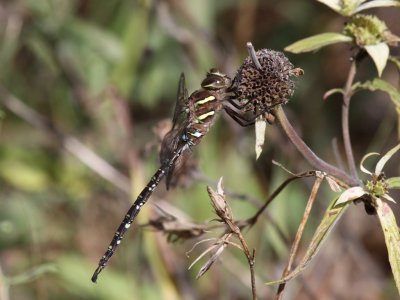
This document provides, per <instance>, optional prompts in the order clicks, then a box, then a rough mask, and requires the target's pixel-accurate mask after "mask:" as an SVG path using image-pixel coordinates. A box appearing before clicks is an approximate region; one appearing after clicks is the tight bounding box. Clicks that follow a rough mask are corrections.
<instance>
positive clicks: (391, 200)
mask: <svg viewBox="0 0 400 300" xmlns="http://www.w3.org/2000/svg"><path fill="white" fill-rule="evenodd" d="M382 198H384V199H386V200H388V201H390V202H393V203H396V200H394V199H393V198H392V197H391V196H390V195H388V194H384V195H383V196H382Z"/></svg>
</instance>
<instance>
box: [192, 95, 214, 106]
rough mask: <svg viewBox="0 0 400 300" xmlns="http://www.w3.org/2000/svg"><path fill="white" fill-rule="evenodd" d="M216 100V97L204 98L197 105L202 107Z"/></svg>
mask: <svg viewBox="0 0 400 300" xmlns="http://www.w3.org/2000/svg"><path fill="white" fill-rule="evenodd" d="M214 100H215V97H214V96H208V97H206V98H204V99H201V100H199V101H196V105H202V104H204V103H207V102H210V101H214Z"/></svg>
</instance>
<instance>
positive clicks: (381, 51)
mask: <svg viewBox="0 0 400 300" xmlns="http://www.w3.org/2000/svg"><path fill="white" fill-rule="evenodd" d="M364 48H365V50H366V51H367V52H368V54H369V56H371V58H372V60H373V61H374V63H375V66H376V68H377V70H378V75H379V77H381V75H382V72H383V70H384V69H385V67H386V63H387V61H388V58H389V46H388V45H387V44H386V43H379V44H376V45H366V46H364Z"/></svg>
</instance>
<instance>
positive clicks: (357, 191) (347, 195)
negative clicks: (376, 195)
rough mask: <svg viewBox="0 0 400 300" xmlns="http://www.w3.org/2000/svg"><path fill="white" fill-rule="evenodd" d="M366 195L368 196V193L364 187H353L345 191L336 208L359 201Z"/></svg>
mask: <svg viewBox="0 0 400 300" xmlns="http://www.w3.org/2000/svg"><path fill="white" fill-rule="evenodd" d="M365 194H366V192H365V191H364V189H363V188H362V187H360V186H354V187H351V188H349V189H347V190H345V191H344V192H343V193H342V194H341V195H340V197H339V199H338V200H337V201H336V204H335V207H336V206H337V205H340V204H343V203H347V202H350V201H353V200H355V199H358V198H360V197H361V196H363V195H365Z"/></svg>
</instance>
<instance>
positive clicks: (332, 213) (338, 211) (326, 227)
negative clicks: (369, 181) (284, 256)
mask: <svg viewBox="0 0 400 300" xmlns="http://www.w3.org/2000/svg"><path fill="white" fill-rule="evenodd" d="M336 201H337V198H335V199H334V200H333V201H331V203H330V205H329V207H328V209H327V210H326V212H325V215H324V217H323V219H322V221H321V223H320V224H319V226H318V228H317V229H316V231H315V233H314V236H313V238H312V240H311V242H310V244H309V245H308V248H307V251H306V254H305V255H304V257H303V259H302V260H301V262H300V264H299V265H298V266H297V267H296V268H295V269H294V270H293V271H292V272H291V273H289V274H288V275H287V276H286V277H284V278H281V279H279V280H276V281H271V282H267V283H266V284H268V285H273V284H281V283H284V282H287V281H289V280H290V279H293V278H294V277H296V276H297V275H299V274H300V273H301V272H303V271H304V269H305V268H306V267H307V265H308V264H309V263H310V261H311V260H312V259H313V258H314V257H315V255H316V254H317V253H318V251H319V249H320V248H321V246H322V243H323V242H324V241H325V239H326V238H327V237H328V234H329V232H330V231H331V230H332V228H333V226H334V225H335V224H336V222H337V221H338V220H339V218H340V217H341V216H342V214H343V213H344V212H345V211H346V209H347V207H348V206H349V203H345V204H342V205H339V206H336V207H333V206H334V205H335V204H336Z"/></svg>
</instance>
